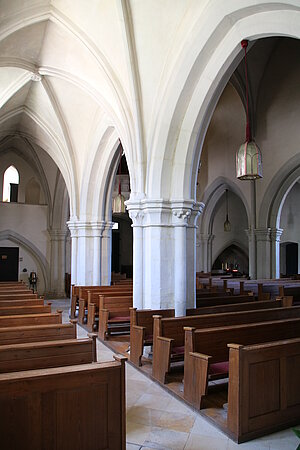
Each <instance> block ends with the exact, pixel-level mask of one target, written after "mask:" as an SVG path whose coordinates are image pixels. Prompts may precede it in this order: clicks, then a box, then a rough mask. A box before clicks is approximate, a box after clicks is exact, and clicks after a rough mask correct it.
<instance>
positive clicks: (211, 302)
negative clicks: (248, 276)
mask: <svg viewBox="0 0 300 450" xmlns="http://www.w3.org/2000/svg"><path fill="white" fill-rule="evenodd" d="M253 301H257V297H255V296H254V295H225V296H220V297H201V298H197V299H196V305H197V308H200V307H202V306H217V305H229V304H233V303H244V302H253Z"/></svg>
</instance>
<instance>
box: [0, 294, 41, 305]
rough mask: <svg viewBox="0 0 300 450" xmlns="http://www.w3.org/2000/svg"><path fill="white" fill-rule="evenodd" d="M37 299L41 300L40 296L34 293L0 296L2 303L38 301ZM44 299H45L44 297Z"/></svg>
mask: <svg viewBox="0 0 300 450" xmlns="http://www.w3.org/2000/svg"><path fill="white" fill-rule="evenodd" d="M37 298H41V297H39V296H38V294H33V293H32V292H31V293H30V292H27V293H24V294H22V293H18V294H16V293H13V294H5V295H1V294H0V303H1V301H8V300H32V299H37ZM42 298H43V297H42Z"/></svg>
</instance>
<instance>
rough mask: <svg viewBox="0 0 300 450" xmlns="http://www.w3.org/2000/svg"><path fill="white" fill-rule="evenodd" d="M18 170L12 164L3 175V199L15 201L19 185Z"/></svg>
mask: <svg viewBox="0 0 300 450" xmlns="http://www.w3.org/2000/svg"><path fill="white" fill-rule="evenodd" d="M19 179H20V177H19V172H18V171H17V169H16V168H15V167H14V166H10V167H8V169H6V171H5V172H4V177H3V197H2V198H3V201H4V202H17V201H18V187H19Z"/></svg>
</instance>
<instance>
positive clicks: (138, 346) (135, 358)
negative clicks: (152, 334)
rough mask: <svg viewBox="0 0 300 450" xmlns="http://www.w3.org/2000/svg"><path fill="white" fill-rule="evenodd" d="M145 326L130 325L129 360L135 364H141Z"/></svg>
mask: <svg viewBox="0 0 300 450" xmlns="http://www.w3.org/2000/svg"><path fill="white" fill-rule="evenodd" d="M144 341H145V327H139V326H138V325H130V361H131V362H132V363H133V364H135V365H136V366H141V365H142V356H143V351H144Z"/></svg>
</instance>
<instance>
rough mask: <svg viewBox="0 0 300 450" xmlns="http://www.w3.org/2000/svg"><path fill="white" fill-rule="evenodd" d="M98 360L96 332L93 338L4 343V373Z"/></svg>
mask: <svg viewBox="0 0 300 450" xmlns="http://www.w3.org/2000/svg"><path fill="white" fill-rule="evenodd" d="M95 361H96V334H95V335H94V336H93V338H90V339H66V340H58V341H44V342H30V343H23V344H9V345H0V373H7V372H19V371H21V370H33V369H47V368H49V367H60V366H61V367H62V366H72V365H75V364H88V363H91V362H95Z"/></svg>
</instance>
